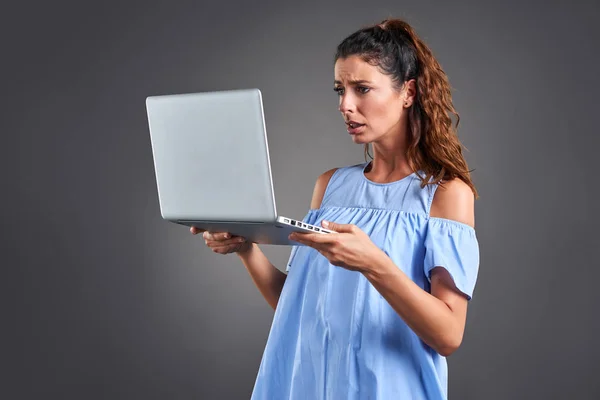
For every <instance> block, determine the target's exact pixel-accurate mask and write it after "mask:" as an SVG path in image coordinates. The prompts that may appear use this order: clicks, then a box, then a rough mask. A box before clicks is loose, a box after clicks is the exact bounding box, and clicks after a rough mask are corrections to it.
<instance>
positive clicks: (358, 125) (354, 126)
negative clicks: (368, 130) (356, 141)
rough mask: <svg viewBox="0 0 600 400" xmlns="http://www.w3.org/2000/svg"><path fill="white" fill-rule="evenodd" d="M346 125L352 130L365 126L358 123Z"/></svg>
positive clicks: (347, 123) (351, 122)
mask: <svg viewBox="0 0 600 400" xmlns="http://www.w3.org/2000/svg"><path fill="white" fill-rule="evenodd" d="M346 125H348V126H349V127H350V128H351V129H356V128H360V127H361V126H364V125H365V124H359V123H357V122H353V121H350V122H346Z"/></svg>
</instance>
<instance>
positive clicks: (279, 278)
mask: <svg viewBox="0 0 600 400" xmlns="http://www.w3.org/2000/svg"><path fill="white" fill-rule="evenodd" d="M237 255H238V257H240V259H241V260H242V263H243V264H244V266H245V267H246V269H247V270H248V273H249V274H250V276H251V277H252V280H253V281H254V284H255V285H256V287H257V288H258V290H259V291H260V293H261V294H262V295H263V297H264V298H265V300H266V301H267V303H269V305H270V306H271V307H273V309H275V308H276V307H277V302H278V301H279V296H280V295H281V290H282V289H283V284H284V283H285V279H286V278H287V275H286V274H284V273H283V272H281V271H280V270H278V269H277V268H276V267H275V266H273V264H271V262H270V261H269V259H268V258H267V257H266V256H265V255H264V253H263V252H262V250H261V249H260V248H259V247H258V245H257V244H256V243H253V244H252V245H251V246H250V248H249V249H248V250H246V251H244V252H240V253H237Z"/></svg>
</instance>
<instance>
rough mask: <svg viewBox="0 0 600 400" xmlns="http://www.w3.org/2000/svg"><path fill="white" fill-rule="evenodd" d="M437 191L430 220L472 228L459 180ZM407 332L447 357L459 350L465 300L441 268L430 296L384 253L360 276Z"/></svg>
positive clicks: (470, 200) (470, 199)
mask: <svg viewBox="0 0 600 400" xmlns="http://www.w3.org/2000/svg"><path fill="white" fill-rule="evenodd" d="M444 186H445V187H441V186H440V187H438V189H437V191H436V193H435V196H434V199H433V202H432V206H431V212H430V215H431V216H432V217H440V218H447V219H451V220H455V221H458V222H462V223H465V224H467V225H470V226H472V227H473V226H474V219H475V217H474V196H473V193H472V191H471V189H470V188H469V187H468V186H467V185H466V184H465V183H464V182H462V181H461V180H459V179H455V180H453V181H450V182H446V183H445V184H444ZM363 274H364V275H365V277H366V278H367V279H368V280H369V281H370V282H371V284H372V285H373V286H374V287H375V288H376V289H377V290H378V291H379V293H381V295H382V296H383V297H384V298H385V299H386V300H387V301H388V303H389V304H390V305H391V306H392V308H393V309H394V310H395V311H396V312H397V313H398V314H399V315H400V317H402V319H403V320H404V321H405V322H406V323H407V324H408V325H409V326H410V328H411V329H412V330H413V331H414V332H415V333H416V334H417V335H418V336H419V337H420V338H421V339H422V340H423V341H424V342H425V343H427V344H428V345H429V346H430V347H432V348H433V349H434V350H436V351H437V352H438V353H439V354H441V355H443V356H449V355H450V354H452V353H453V352H454V351H455V350H456V349H458V347H459V346H460V344H461V342H462V338H463V333H464V329H465V323H466V317H467V302H468V301H467V298H466V297H465V295H464V294H462V293H461V292H460V291H458V289H456V287H455V286H454V282H453V281H452V278H451V277H450V274H449V273H448V272H447V271H446V270H445V269H444V268H434V269H433V270H432V272H431V294H430V293H428V292H426V291H425V290H423V289H421V288H420V287H419V286H418V285H417V284H416V283H414V282H413V281H412V280H411V279H410V278H409V277H408V276H407V275H406V274H404V272H402V270H401V269H400V268H398V267H397V266H396V265H395V264H394V262H393V261H392V260H391V259H390V258H389V257H387V256H385V253H383V255H382V256H381V257H380V258H379V260H378V261H377V262H376V263H375V264H374V265H372V266H369V268H368V269H367V270H366V271H365V272H363Z"/></svg>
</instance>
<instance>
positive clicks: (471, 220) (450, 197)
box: [429, 178, 475, 227]
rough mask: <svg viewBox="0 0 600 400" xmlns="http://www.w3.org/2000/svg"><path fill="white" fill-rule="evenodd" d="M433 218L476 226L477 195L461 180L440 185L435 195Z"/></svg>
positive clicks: (455, 179) (430, 212) (444, 182)
mask: <svg viewBox="0 0 600 400" xmlns="http://www.w3.org/2000/svg"><path fill="white" fill-rule="evenodd" d="M429 215H430V216H431V217H436V218H444V219H450V220H454V221H457V222H462V223H463V224H467V225H469V226H471V227H474V226H475V195H474V193H473V191H472V190H471V188H470V187H469V185H467V183H465V182H464V181H463V180H462V179H460V178H454V179H452V180H447V181H443V182H441V183H440V184H438V186H437V189H436V190H435V193H434V195H433V200H432V202H431V208H430V211H429Z"/></svg>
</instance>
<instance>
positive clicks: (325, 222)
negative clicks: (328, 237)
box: [323, 220, 329, 228]
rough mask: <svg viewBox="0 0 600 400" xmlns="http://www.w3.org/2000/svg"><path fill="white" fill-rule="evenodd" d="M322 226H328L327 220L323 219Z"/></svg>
mask: <svg viewBox="0 0 600 400" xmlns="http://www.w3.org/2000/svg"><path fill="white" fill-rule="evenodd" d="M323 226H324V227H325V228H327V227H328V226H329V221H325V220H323Z"/></svg>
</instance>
